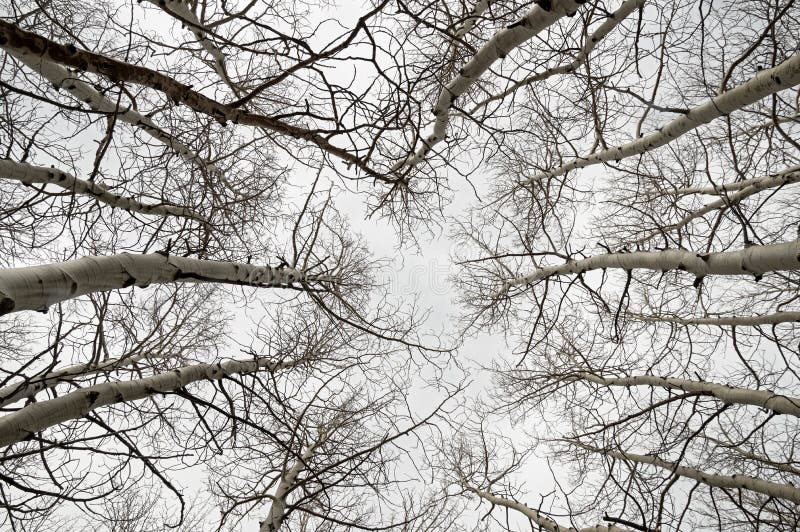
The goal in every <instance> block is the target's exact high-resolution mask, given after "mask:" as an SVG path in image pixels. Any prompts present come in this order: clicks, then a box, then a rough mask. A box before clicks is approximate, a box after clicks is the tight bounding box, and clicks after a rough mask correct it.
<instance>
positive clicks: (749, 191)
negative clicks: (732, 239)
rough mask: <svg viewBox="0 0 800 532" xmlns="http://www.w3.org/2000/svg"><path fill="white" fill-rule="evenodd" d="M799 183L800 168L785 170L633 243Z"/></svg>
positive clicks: (639, 242)
mask: <svg viewBox="0 0 800 532" xmlns="http://www.w3.org/2000/svg"><path fill="white" fill-rule="evenodd" d="M798 181H800V166H794V167H792V168H790V169H788V170H785V171H784V172H781V174H780V175H779V176H778V177H772V178H769V179H759V180H758V181H755V182H754V183H752V184H751V185H750V186H748V187H745V188H742V189H741V190H740V191H739V192H737V193H735V194H730V195H724V196H723V197H722V198H720V199H718V200H716V201H712V202H711V203H708V204H706V205H704V206H703V207H701V208H699V209H697V210H695V211H692V212H690V213H689V214H687V215H686V216H684V217H683V218H681V220H680V221H678V222H677V223H674V224H672V225H668V226H665V227H660V228H659V229H657V230H655V231H652V232H650V233H649V234H647V235H645V236H643V237H641V238H638V239H636V240H634V241H633V243H636V244H642V243H644V242H646V241H648V240H650V239H652V238H654V237H657V236H658V235H662V234H664V233H667V232H669V231H676V230H679V229H681V228H683V227H685V226H686V225H687V224H689V223H690V222H691V221H692V220H696V219H697V218H700V217H701V216H705V215H706V214H708V213H709V212H712V211H716V210H719V209H723V208H727V207H730V206H731V205H736V204H737V203H739V202H741V201H742V200H744V199H747V198H749V197H750V196H753V195H755V194H758V193H759V192H762V191H764V190H767V189H770V188H774V187H780V186H783V185H786V184H789V183H797V182H798Z"/></svg>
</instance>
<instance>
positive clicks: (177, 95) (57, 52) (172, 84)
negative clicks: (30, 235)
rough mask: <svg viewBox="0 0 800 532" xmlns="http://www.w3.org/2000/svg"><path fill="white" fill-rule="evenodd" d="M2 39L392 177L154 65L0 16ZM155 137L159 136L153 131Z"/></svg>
mask: <svg viewBox="0 0 800 532" xmlns="http://www.w3.org/2000/svg"><path fill="white" fill-rule="evenodd" d="M0 42H3V44H2V48H4V49H5V50H7V51H8V52H9V53H12V54H15V56H27V59H26V61H30V62H31V64H33V65H34V67H35V68H36V69H37V71H40V70H41V69H42V68H50V66H51V65H52V66H59V65H67V66H71V67H73V68H77V69H79V70H82V71H84V72H91V73H93V74H99V75H102V76H105V77H107V78H108V79H110V80H112V81H116V82H123V81H127V82H130V83H135V84H137V85H142V86H144V87H150V88H151V89H154V90H157V91H159V92H161V93H163V94H165V95H167V96H169V97H170V98H171V99H172V100H173V101H174V102H175V104H176V105H178V104H184V105H187V106H189V107H190V108H191V109H193V110H194V111H197V112H198V113H202V114H204V115H207V116H210V117H212V118H214V119H215V120H217V121H219V122H220V123H222V124H227V123H228V122H232V123H234V124H242V125H246V126H255V127H263V128H265V129H269V130H270V131H274V132H277V133H280V134H282V135H286V136H288V137H292V138H295V139H300V140H303V141H308V142H311V143H313V144H314V145H315V146H317V147H318V148H320V149H322V150H324V151H325V152H327V153H329V154H331V155H334V156H336V157H338V158H340V159H341V160H343V161H345V162H346V163H348V164H352V165H355V166H356V167H358V168H360V169H362V170H364V171H365V172H366V173H367V174H368V175H370V176H372V177H375V178H376V179H380V180H383V181H386V182H390V183H394V180H392V179H390V178H388V177H386V176H384V175H382V174H379V173H377V172H375V171H374V170H372V168H370V166H369V165H368V164H366V163H365V162H364V161H363V160H362V159H361V158H359V157H358V156H357V155H354V154H353V153H350V152H349V151H348V150H346V149H344V148H340V147H338V146H336V145H334V144H332V143H331V141H330V140H329V138H328V137H327V136H326V135H323V134H320V133H318V132H316V131H314V130H310V129H307V128H306V127H300V126H295V125H292V124H289V123H287V122H283V121H282V120H279V119H276V118H273V117H271V116H267V115H261V114H255V113H251V112H249V111H246V110H244V109H242V108H238V107H231V106H230V105H225V104H223V103H220V102H218V101H216V100H215V99H213V98H210V97H208V96H206V95H204V94H202V93H201V92H198V91H196V90H194V89H193V88H192V87H190V86H189V85H186V84H185V83H180V82H178V81H176V80H175V79H173V78H171V77H169V76H167V75H164V74H162V73H160V72H158V71H155V70H152V69H149V68H146V67H142V66H139V65H133V64H130V63H126V62H124V61H120V60H118V59H114V58H111V57H107V56H104V55H102V54H97V53H93V52H89V51H86V50H79V49H78V48H76V47H75V46H74V45H69V46H64V45H62V44H59V43H57V42H55V41H52V40H50V39H47V38H45V37H42V36H41V35H37V34H35V33H32V32H29V31H26V30H23V29H21V28H19V27H17V26H16V25H14V24H12V23H10V22H6V21H4V20H0ZM59 68H61V70H62V71H63V72H66V69H63V67H59ZM61 79H62V81H60V82H59V83H58V84H59V85H61V84H63V83H64V82H65V81H66V79H65V78H61ZM75 87H77V88H78V89H77V90H80V91H84V90H86V89H89V90H93V89H92V88H91V87H89V86H88V85H86V84H85V83H84V84H79V83H78V82H76V83H75ZM68 88H69V86H68ZM72 90H75V89H72ZM95 92H96V91H95ZM87 94H88V93H87ZM93 98H94V96H91V95H90V101H91V100H92V99H93ZM98 103H99V102H98ZM112 111H114V112H116V111H117V110H116V109H112ZM130 112H132V111H128V113H130ZM142 123H143V124H144V125H141V124H137V125H139V127H142V128H144V129H146V130H147V131H148V132H149V133H151V134H154V135H156V134H164V133H163V132H161V133H158V132H157V131H150V130H149V129H148V128H150V129H152V128H151V126H149V125H148V123H147V122H145V121H143V122H142ZM156 138H158V137H157V136H156ZM162 142H164V143H165V144H168V145H171V146H173V148H175V149H176V152H178V153H181V155H184V156H185V157H189V154H186V153H185V152H184V151H183V150H184V149H185V146H183V145H181V144H180V143H177V141H174V143H170V142H166V139H165V141H162Z"/></svg>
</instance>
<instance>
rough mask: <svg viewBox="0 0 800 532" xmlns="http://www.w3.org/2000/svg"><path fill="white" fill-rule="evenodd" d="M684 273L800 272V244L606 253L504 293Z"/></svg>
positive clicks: (543, 272)
mask: <svg viewBox="0 0 800 532" xmlns="http://www.w3.org/2000/svg"><path fill="white" fill-rule="evenodd" d="M605 268H618V269H621V270H626V271H628V270H635V269H645V270H656V271H658V270H660V271H667V270H674V269H678V270H684V271H687V272H689V273H693V274H694V275H695V276H697V277H704V276H706V275H756V276H758V275H761V274H764V273H767V272H773V271H786V270H797V269H800V240H795V241H792V242H786V243H783V244H768V245H765V246H755V245H754V246H750V247H748V248H745V249H742V250H738V251H725V252H718V253H709V254H707V255H701V254H698V253H694V252H692V251H688V250H685V249H668V250H664V251H634V252H630V253H622V252H620V253H605V254H603V255H597V256H594V257H589V258H587V259H581V260H570V261H568V262H567V263H566V264H561V265H559V266H547V267H544V268H540V269H539V270H537V271H536V272H534V273H532V274H530V275H525V276H523V277H518V278H516V279H512V280H509V281H506V282H505V285H504V290H503V292H505V291H508V289H509V288H511V287H512V286H516V285H521V284H528V283H534V282H537V281H541V280H543V279H547V278H548V277H553V276H557V275H569V274H576V273H583V272H587V271H590V270H599V269H605Z"/></svg>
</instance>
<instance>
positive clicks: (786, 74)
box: [522, 54, 800, 184]
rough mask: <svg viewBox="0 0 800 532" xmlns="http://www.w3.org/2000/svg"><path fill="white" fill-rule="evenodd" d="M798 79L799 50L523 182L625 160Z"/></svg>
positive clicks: (779, 89) (781, 88)
mask: <svg viewBox="0 0 800 532" xmlns="http://www.w3.org/2000/svg"><path fill="white" fill-rule="evenodd" d="M798 83H800V54H795V55H793V56H791V57H790V58H788V59H787V60H786V61H784V62H783V63H781V64H780V65H778V66H776V67H775V68H770V69H768V70H762V71H760V72H759V73H758V74H756V75H755V76H754V77H753V78H752V79H750V81H748V82H746V83H743V84H742V85H739V86H738V87H736V88H733V89H731V90H729V91H727V92H724V93H722V94H720V95H719V96H717V97H716V98H713V99H711V100H710V101H708V102H706V103H704V104H702V105H699V106H697V107H693V108H691V109H689V112H688V113H686V114H685V115H682V116H680V117H679V118H676V119H675V120H673V121H672V122H669V123H667V124H666V125H664V126H662V127H660V128H659V129H658V131H657V132H655V133H651V134H649V135H646V136H644V137H642V138H639V139H636V140H634V141H632V142H629V143H627V144H622V145H621V146H617V147H615V148H608V149H605V150H602V151H599V152H597V153H591V154H588V155H586V156H584V157H578V158H576V159H573V160H572V161H570V162H568V163H566V164H563V165H561V166H559V167H557V168H553V169H551V170H544V171H542V172H539V173H537V174H535V175H533V176H531V177H529V178H527V179H525V180H523V182H522V184H526V183H534V182H537V181H541V180H543V179H548V178H551V177H559V176H562V175H564V174H566V173H567V172H569V171H570V170H577V169H579V168H586V167H587V166H592V165H595V164H601V163H606V162H610V161H621V160H622V159H627V158H628V157H633V156H635V155H641V154H643V153H647V152H649V151H651V150H654V149H656V148H658V147H660V146H664V145H665V144H669V143H670V142H672V141H674V140H675V139H677V138H678V137H680V136H681V135H684V134H686V133H688V132H689V131H691V130H693V129H695V128H697V127H699V126H702V125H703V124H707V123H709V122H711V121H712V120H714V119H715V118H719V117H721V116H725V115H728V114H730V113H732V112H734V111H736V110H738V109H741V108H743V107H745V106H747V105H750V104H753V103H755V102H757V101H759V100H760V99H762V98H764V97H766V96H769V95H770V94H775V93H777V92H780V91H782V90H784V89H788V88H789V87H793V86H795V85H797V84H798Z"/></svg>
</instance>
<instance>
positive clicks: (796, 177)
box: [669, 166, 800, 196]
mask: <svg viewBox="0 0 800 532" xmlns="http://www.w3.org/2000/svg"><path fill="white" fill-rule="evenodd" d="M797 181H800V166H792V167H791V168H787V169H786V170H783V171H782V172H778V173H776V174H771V175H768V176H761V177H754V178H752V179H745V180H744V181H736V182H734V183H724V184H722V185H718V186H711V187H686V188H679V189H675V190H672V191H669V194H674V195H676V196H686V195H689V194H707V195H714V196H717V195H720V194H726V193H727V192H733V191H734V190H742V189H743V188H749V187H751V186H757V187H759V189H760V190H765V189H768V188H775V187H779V186H781V185H783V184H789V183H796V182H797Z"/></svg>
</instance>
